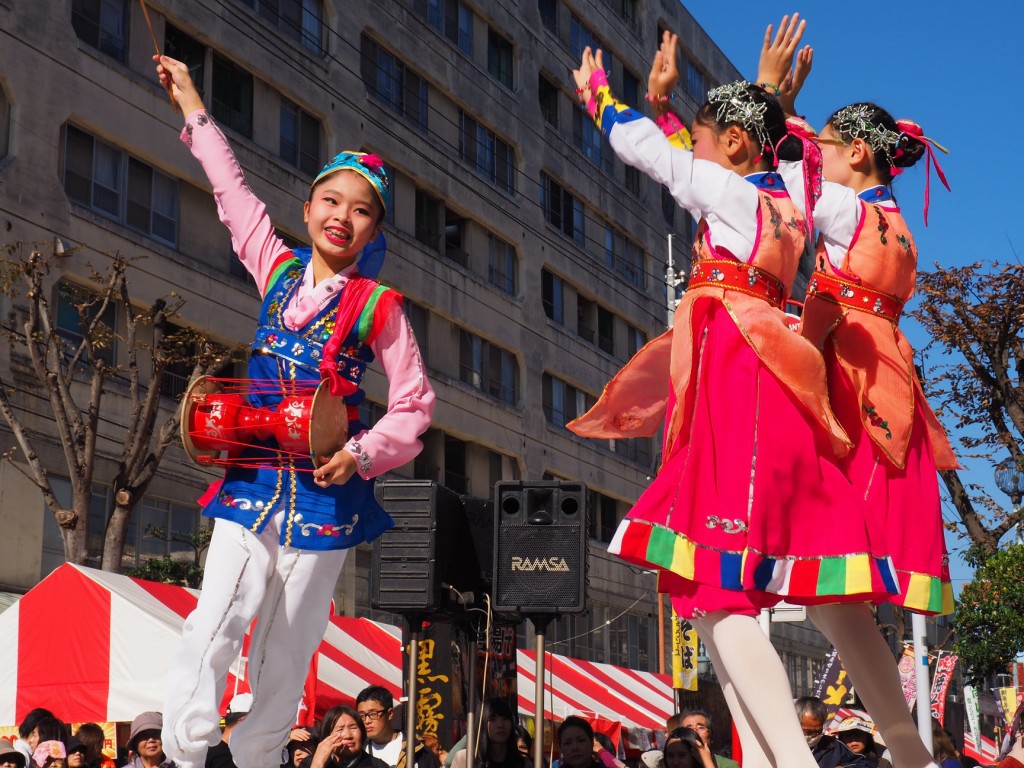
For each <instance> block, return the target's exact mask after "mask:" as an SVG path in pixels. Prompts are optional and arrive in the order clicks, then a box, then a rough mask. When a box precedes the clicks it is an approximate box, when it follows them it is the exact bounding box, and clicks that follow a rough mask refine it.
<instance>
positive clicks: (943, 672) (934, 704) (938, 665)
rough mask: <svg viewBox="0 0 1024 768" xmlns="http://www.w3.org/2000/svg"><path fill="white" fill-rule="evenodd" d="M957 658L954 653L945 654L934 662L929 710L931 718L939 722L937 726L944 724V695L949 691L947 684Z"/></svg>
mask: <svg viewBox="0 0 1024 768" xmlns="http://www.w3.org/2000/svg"><path fill="white" fill-rule="evenodd" d="M956 659H957V656H956V654H954V653H946V654H943V655H940V656H939V660H938V661H936V662H935V678H934V679H933V680H932V690H931V710H932V717H934V718H935V719H936V720H938V721H939V725H945V724H946V693H947V692H948V691H949V683H950V682H951V681H952V679H953V670H955V669H956Z"/></svg>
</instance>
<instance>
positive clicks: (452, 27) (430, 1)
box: [413, 0, 473, 57]
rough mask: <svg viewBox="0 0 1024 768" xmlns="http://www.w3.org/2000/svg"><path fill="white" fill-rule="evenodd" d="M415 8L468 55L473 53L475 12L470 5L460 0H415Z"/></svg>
mask: <svg viewBox="0 0 1024 768" xmlns="http://www.w3.org/2000/svg"><path fill="white" fill-rule="evenodd" d="M413 8H414V9H415V11H416V13H417V14H419V15H420V16H421V17H423V18H425V19H426V20H427V23H428V24H429V25H430V26H432V27H433V28H434V29H436V30H437V31H438V32H440V33H441V34H442V35H444V36H445V37H446V38H448V40H450V41H451V42H452V43H454V44H455V45H456V46H457V47H458V49H459V50H460V51H462V52H463V53H464V54H466V56H470V57H471V56H472V55H473V12H472V11H471V10H470V9H469V6H467V5H466V4H465V3H461V2H459V1H458V0H414V3H413Z"/></svg>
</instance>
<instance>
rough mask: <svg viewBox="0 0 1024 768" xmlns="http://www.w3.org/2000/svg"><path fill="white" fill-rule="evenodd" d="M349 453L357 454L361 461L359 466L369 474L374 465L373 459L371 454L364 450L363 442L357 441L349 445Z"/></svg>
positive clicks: (358, 460) (357, 458)
mask: <svg viewBox="0 0 1024 768" xmlns="http://www.w3.org/2000/svg"><path fill="white" fill-rule="evenodd" d="M348 450H349V453H351V454H352V455H353V456H355V458H356V461H357V462H359V468H360V469H361V470H362V471H363V474H364V475H366V474H369V473H370V468H371V467H372V466H373V459H371V458H370V454H368V453H367V452H366V451H364V450H363V446H362V443H360V442H359V441H355V442H352V443H350V444H349V446H348Z"/></svg>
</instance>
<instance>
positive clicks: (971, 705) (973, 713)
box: [964, 685, 981, 742]
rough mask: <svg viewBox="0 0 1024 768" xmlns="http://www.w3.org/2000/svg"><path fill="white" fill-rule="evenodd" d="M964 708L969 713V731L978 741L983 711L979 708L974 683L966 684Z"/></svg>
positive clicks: (967, 719) (967, 721)
mask: <svg viewBox="0 0 1024 768" xmlns="http://www.w3.org/2000/svg"><path fill="white" fill-rule="evenodd" d="M964 710H965V711H966V714H967V718H966V725H967V731H968V732H969V733H970V734H971V735H972V736H974V740H975V742H977V741H978V740H979V737H980V736H981V712H980V711H979V710H978V691H977V689H976V688H975V687H974V686H973V685H965V686H964Z"/></svg>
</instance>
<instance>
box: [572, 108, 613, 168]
mask: <svg viewBox="0 0 1024 768" xmlns="http://www.w3.org/2000/svg"><path fill="white" fill-rule="evenodd" d="M572 142H573V144H575V145H576V148H577V149H579V150H580V151H582V152H583V156H584V157H586V158H587V160H589V161H590V162H592V163H593V164H594V165H596V166H597V167H598V168H601V169H603V170H604V171H605V172H606V173H611V172H612V153H611V151H610V150H609V149H608V148H607V147H606V144H605V140H604V137H603V136H602V135H601V129H600V128H598V127H597V126H596V125H594V121H593V120H591V119H590V118H589V117H588V116H587V115H586V114H584V113H583V110H581V109H574V110H573V112H572Z"/></svg>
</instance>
